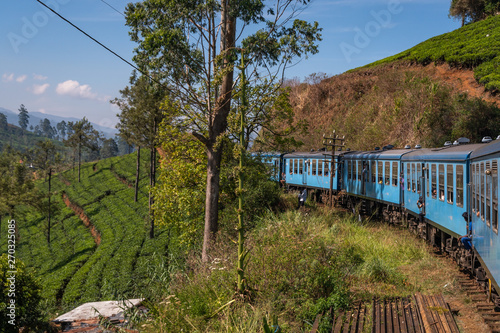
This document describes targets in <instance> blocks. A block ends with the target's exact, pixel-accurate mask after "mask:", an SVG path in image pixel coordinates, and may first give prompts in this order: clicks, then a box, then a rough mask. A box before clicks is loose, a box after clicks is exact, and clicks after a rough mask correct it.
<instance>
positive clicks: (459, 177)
mask: <svg viewBox="0 0 500 333" xmlns="http://www.w3.org/2000/svg"><path fill="white" fill-rule="evenodd" d="M456 182H457V199H456V200H457V206H458V207H463V206H464V166H463V165H457V170H456Z"/></svg>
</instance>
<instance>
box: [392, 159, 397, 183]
mask: <svg viewBox="0 0 500 333" xmlns="http://www.w3.org/2000/svg"><path fill="white" fill-rule="evenodd" d="M392 186H398V163H397V162H392Z"/></svg>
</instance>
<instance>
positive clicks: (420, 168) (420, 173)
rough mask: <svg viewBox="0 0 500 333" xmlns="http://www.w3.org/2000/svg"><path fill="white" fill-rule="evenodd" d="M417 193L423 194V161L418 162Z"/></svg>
mask: <svg viewBox="0 0 500 333" xmlns="http://www.w3.org/2000/svg"><path fill="white" fill-rule="evenodd" d="M416 171H417V174H416V176H417V193H418V194H419V195H421V194H422V181H421V178H422V177H421V175H422V164H421V163H417V170H416Z"/></svg>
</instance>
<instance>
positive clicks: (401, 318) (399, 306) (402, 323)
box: [396, 298, 408, 333]
mask: <svg viewBox="0 0 500 333" xmlns="http://www.w3.org/2000/svg"><path fill="white" fill-rule="evenodd" d="M396 312H397V314H398V322H399V331H400V332H401V333H407V332H408V329H407V327H406V316H405V308H404V306H403V300H402V299H401V298H398V300H397V302H396Z"/></svg>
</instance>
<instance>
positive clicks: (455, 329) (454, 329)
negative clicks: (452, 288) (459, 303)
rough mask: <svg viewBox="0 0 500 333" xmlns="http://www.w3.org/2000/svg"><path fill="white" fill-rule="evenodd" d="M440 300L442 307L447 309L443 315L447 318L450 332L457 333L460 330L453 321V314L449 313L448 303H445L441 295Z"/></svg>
mask: <svg viewBox="0 0 500 333" xmlns="http://www.w3.org/2000/svg"><path fill="white" fill-rule="evenodd" d="M440 302H441V306H443V307H444V308H446V309H447V310H448V311H447V312H446V313H445V316H446V318H447V322H448V326H449V328H450V331H451V332H452V333H459V332H460V330H459V329H458V325H457V322H456V321H455V318H454V317H453V314H452V313H451V309H450V305H449V304H448V303H446V301H445V300H444V297H442V295H441V298H440Z"/></svg>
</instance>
